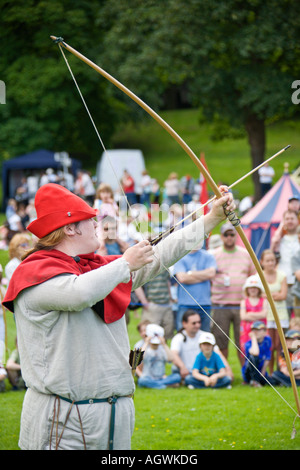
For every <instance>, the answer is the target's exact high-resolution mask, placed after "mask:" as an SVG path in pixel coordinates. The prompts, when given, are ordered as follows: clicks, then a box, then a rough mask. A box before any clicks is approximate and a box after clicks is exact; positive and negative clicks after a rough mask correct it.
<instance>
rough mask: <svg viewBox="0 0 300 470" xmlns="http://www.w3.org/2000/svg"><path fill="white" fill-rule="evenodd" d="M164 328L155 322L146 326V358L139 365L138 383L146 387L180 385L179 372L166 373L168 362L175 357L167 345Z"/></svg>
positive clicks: (144, 347) (144, 346) (162, 387)
mask: <svg viewBox="0 0 300 470" xmlns="http://www.w3.org/2000/svg"><path fill="white" fill-rule="evenodd" d="M164 334H165V332H164V328H162V327H161V326H160V325H156V324H155V323H150V324H149V325H147V327H146V338H145V342H144V345H143V347H142V348H143V349H144V351H145V352H144V358H143V362H142V364H141V365H139V366H138V367H137V376H138V385H139V386H140V387H146V388H156V389H165V388H167V387H174V386H179V384H180V376H179V374H170V375H166V364H167V363H168V362H171V361H172V359H173V353H172V352H171V351H170V349H169V347H168V346H167V343H166V340H165V337H164Z"/></svg>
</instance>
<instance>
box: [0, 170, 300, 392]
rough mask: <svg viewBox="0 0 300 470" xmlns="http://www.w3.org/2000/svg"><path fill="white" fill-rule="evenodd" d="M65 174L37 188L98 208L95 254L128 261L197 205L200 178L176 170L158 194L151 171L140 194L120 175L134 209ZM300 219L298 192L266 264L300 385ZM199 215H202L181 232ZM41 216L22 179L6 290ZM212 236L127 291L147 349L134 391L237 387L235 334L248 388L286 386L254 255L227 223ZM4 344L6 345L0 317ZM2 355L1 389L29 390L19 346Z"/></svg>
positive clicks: (264, 179) (11, 211) (11, 218)
mask: <svg viewBox="0 0 300 470" xmlns="http://www.w3.org/2000/svg"><path fill="white" fill-rule="evenodd" d="M69 176H70V178H68V180H66V179H65V178H63V177H62V175H56V174H55V172H54V171H53V170H52V169H48V170H47V171H45V172H44V173H43V174H42V175H41V178H40V180H39V184H38V186H39V187H41V186H42V185H44V184H47V183H49V182H54V183H57V184H59V185H62V186H64V187H67V188H68V189H70V190H71V191H72V192H74V194H76V195H78V196H79V197H80V198H82V199H83V200H84V201H86V202H87V203H88V204H89V205H90V206H91V207H92V208H94V209H96V210H97V211H98V214H97V223H98V224H97V230H98V238H99V240H100V241H101V244H100V247H99V248H98V249H97V253H98V254H100V255H102V256H106V255H122V254H124V253H125V251H126V250H127V249H128V248H129V247H131V246H134V245H135V244H137V243H138V242H140V241H141V240H143V239H144V238H147V239H151V238H154V237H155V236H157V234H159V233H160V232H162V231H163V230H164V229H166V228H168V226H170V225H173V224H175V223H180V221H181V220H182V219H183V218H184V217H185V216H186V215H187V214H190V213H192V212H193V211H195V210H196V209H200V203H199V200H200V194H201V183H200V182H201V178H200V177H199V179H196V178H195V179H194V178H192V177H191V176H190V175H184V176H183V177H182V178H181V179H180V178H179V177H178V174H177V173H174V172H172V173H171V174H170V175H169V176H168V178H167V179H166V181H165V183H164V185H163V187H162V188H160V187H159V185H158V183H157V180H155V179H153V178H151V177H150V175H149V174H148V172H147V171H146V170H145V171H144V172H143V174H142V175H141V177H142V179H141V181H142V184H141V187H142V192H141V193H140V194H137V193H136V192H135V182H134V179H133V178H132V176H131V175H130V172H129V171H127V170H124V173H123V175H122V178H121V182H120V183H121V185H122V188H123V191H124V193H125V194H126V197H127V199H128V202H129V204H130V205H131V206H133V207H132V208H131V210H130V211H129V210H128V207H126V208H124V207H122V206H121V205H120V204H119V196H118V195H117V194H116V193H114V191H113V190H112V188H111V187H110V186H109V185H108V184H107V183H106V182H101V183H100V184H99V185H98V186H97V187H96V186H95V184H94V183H93V180H92V178H91V176H90V175H89V173H88V172H86V171H80V172H78V175H77V177H76V178H75V179H74V180H72V178H71V175H69ZM273 177H274V171H273V169H272V168H270V167H266V168H264V171H261V172H260V181H261V185H262V194H265V192H266V191H268V190H269V189H270V187H271V184H272V178H273ZM246 199H247V200H246ZM160 203H161V207H163V208H164V209H163V210H162V212H161V213H162V214H163V213H166V214H167V216H166V217H164V216H162V217H161V216H158V217H157V212H159V213H160V206H159V204H160ZM242 203H243V204H242ZM252 203H253V198H252V197H251V196H249V197H248V198H245V200H244V201H241V206H240V214H241V215H242V214H244V213H245V212H246V211H247V210H249V209H250V208H251V206H252ZM153 207H154V208H155V210H154V211H153ZM299 214H300V201H299V199H298V197H297V196H293V197H292V198H291V199H290V200H289V201H288V202H287V208H286V212H285V213H284V216H283V220H282V222H281V224H280V226H279V227H278V229H277V231H276V232H275V234H274V236H273V238H272V241H271V246H270V248H269V249H268V250H265V251H264V252H263V253H262V255H261V259H260V262H261V265H262V268H263V270H264V274H265V277H266V280H267V282H268V284H269V287H270V290H271V293H272V296H273V299H274V301H275V304H276V307H277V311H278V314H279V318H280V322H281V325H282V328H283V331H284V334H285V337H286V340H287V344H288V349H289V352H290V356H291V360H292V365H293V370H294V375H295V379H296V383H297V385H300V359H299V356H300V354H299V347H300V225H299ZM198 215H201V210H200V211H199V213H198V214H197V215H195V214H194V215H193V216H192V217H190V218H189V219H188V220H185V221H184V223H182V226H184V225H188V224H189V223H191V221H192V220H194V219H195V218H197V216H198ZM35 218H36V212H35V207H34V194H32V192H30V191H29V188H28V184H27V181H26V179H22V182H21V184H20V186H19V187H18V188H17V190H16V195H15V198H12V199H10V200H9V201H8V203H7V207H6V222H5V224H4V225H3V226H2V227H1V241H0V249H2V250H8V252H9V259H10V260H9V262H8V263H7V265H6V266H3V267H2V271H3V274H4V276H2V284H1V289H2V291H3V290H4V289H5V288H6V287H7V286H8V284H9V281H10V279H11V276H12V274H13V272H14V270H15V269H16V267H17V266H18V265H19V264H20V262H21V259H22V256H23V255H24V253H25V252H26V250H28V248H30V246H32V243H33V241H34V236H32V234H31V233H29V232H28V231H27V226H28V225H29V224H30V223H31V222H32V221H34V220H35ZM143 224H144V226H146V227H147V230H146V231H145V230H144V232H143V234H141V231H140V230H139V227H140V226H141V225H143ZM146 232H147V233H146ZM209 235H210V236H209V237H208V239H207V240H206V241H205V243H204V244H203V245H202V246H198V247H197V248H196V249H193V250H192V251H191V252H190V253H188V254H186V255H185V256H184V257H183V258H182V259H181V260H179V261H178V262H176V263H175V264H174V265H173V266H171V267H170V268H169V269H165V270H163V271H162V272H161V273H160V274H159V275H157V276H156V277H155V278H154V279H152V280H150V281H149V282H147V283H146V284H145V285H144V286H143V287H138V288H137V289H136V290H135V291H134V292H132V294H131V303H130V305H129V307H128V309H127V310H126V313H125V315H126V323H127V325H128V323H129V321H130V315H131V314H132V313H131V312H132V311H135V315H137V316H140V322H139V325H138V331H139V333H140V335H141V340H140V341H139V342H138V343H137V344H136V345H135V348H142V349H143V350H144V359H143V362H142V363H141V365H139V366H138V367H137V370H136V376H137V379H136V380H137V386H138V387H147V388H158V389H162V388H166V387H179V386H187V387H188V388H189V389H198V388H204V389H205V388H220V387H226V388H231V387H232V385H233V383H234V375H233V372H232V368H231V366H230V358H229V346H228V344H229V340H230V334H231V331H232V332H233V339H234V343H235V345H236V351H237V355H238V359H239V363H240V367H241V377H242V380H243V383H244V384H249V385H251V386H254V387H261V386H264V385H267V384H268V383H271V384H273V385H279V384H282V385H285V386H290V385H291V382H290V379H289V374H288V371H287V368H286V363H285V359H284V357H283V355H282V348H281V344H280V340H279V335H278V331H277V327H276V323H275V321H274V318H273V314H272V312H271V310H270V307H269V305H268V301H267V299H266V296H265V293H264V289H263V287H262V285H261V282H260V280H259V277H258V275H257V273H256V270H255V267H254V265H253V263H252V260H251V258H250V256H249V254H248V252H247V251H246V250H245V249H244V248H242V247H241V246H239V245H238V244H237V233H236V230H235V229H234V227H233V226H232V224H230V223H224V224H223V225H222V226H221V228H219V233H214V234H209ZM2 271H1V274H2ZM3 295H4V294H3V293H2V298H3ZM137 309H140V310H137ZM136 312H139V313H136ZM0 341H1V342H2V344H3V343H4V326H3V316H2V315H0ZM2 349H3V348H2ZM3 352H4V351H0V391H4V390H5V385H4V384H5V381H6V380H7V379H8V380H9V382H10V383H11V386H12V389H13V390H16V389H20V388H26V384H25V383H24V382H23V380H22V374H21V365H20V361H19V355H18V345H17V343H16V349H15V350H14V351H13V352H12V354H11V356H10V357H9V358H8V359H7V363H6V365H5V366H4V365H3V364H2V363H1V361H2V359H3ZM168 364H169V365H170V367H169V368H167V365H168Z"/></svg>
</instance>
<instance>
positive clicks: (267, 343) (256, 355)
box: [242, 321, 272, 387]
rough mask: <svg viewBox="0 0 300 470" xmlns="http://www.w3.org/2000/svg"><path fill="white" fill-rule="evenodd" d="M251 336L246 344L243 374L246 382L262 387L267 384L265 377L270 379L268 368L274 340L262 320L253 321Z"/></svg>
mask: <svg viewBox="0 0 300 470" xmlns="http://www.w3.org/2000/svg"><path fill="white" fill-rule="evenodd" d="M249 336H250V339H249V341H247V343H246V344H245V355H246V358H247V359H246V361H245V364H244V365H243V367H242V375H243V379H244V382H245V383H246V384H250V385H251V386H252V387H261V386H262V385H265V384H266V381H265V378H267V379H269V376H268V372H267V368H268V366H269V362H270V359H271V347H272V340H271V338H270V336H268V335H267V327H266V325H265V323H264V322H262V321H256V322H254V323H252V325H251V332H250V335H249ZM259 372H260V373H259Z"/></svg>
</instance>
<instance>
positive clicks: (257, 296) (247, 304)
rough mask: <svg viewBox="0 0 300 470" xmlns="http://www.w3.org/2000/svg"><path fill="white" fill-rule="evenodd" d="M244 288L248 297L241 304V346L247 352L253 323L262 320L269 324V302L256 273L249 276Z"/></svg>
mask: <svg viewBox="0 0 300 470" xmlns="http://www.w3.org/2000/svg"><path fill="white" fill-rule="evenodd" d="M243 290H244V292H245V294H246V298H245V299H243V300H242V301H241V305H240V316H241V332H240V347H241V350H242V351H243V352H245V344H246V343H247V341H249V339H250V336H249V333H250V331H251V325H252V323H253V322H255V321H257V320H261V321H263V322H264V323H265V324H267V303H266V299H265V298H264V297H263V286H262V284H261V282H260V280H259V278H258V277H257V276H256V275H254V276H250V277H248V279H247V280H246V282H245V284H244V287H243Z"/></svg>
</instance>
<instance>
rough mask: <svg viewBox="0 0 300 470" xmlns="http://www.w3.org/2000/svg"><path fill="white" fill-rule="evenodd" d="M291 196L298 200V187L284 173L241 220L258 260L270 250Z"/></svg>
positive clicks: (299, 188) (287, 174) (287, 173)
mask: <svg viewBox="0 0 300 470" xmlns="http://www.w3.org/2000/svg"><path fill="white" fill-rule="evenodd" d="M292 196H298V197H299V198H300V187H299V186H298V185H297V184H296V183H295V182H294V181H293V180H292V179H291V177H290V175H289V172H288V171H285V172H284V174H283V176H282V177H281V178H280V179H279V180H278V181H277V183H276V184H275V185H274V186H273V187H272V188H271V189H270V190H269V191H268V192H267V194H266V195H265V196H264V197H263V198H262V199H261V200H260V201H259V202H258V203H257V204H256V205H255V206H254V207H253V208H252V209H250V210H249V211H248V212H247V213H246V214H245V215H244V216H243V217H242V218H241V226H242V228H243V229H244V232H245V234H246V236H247V238H248V240H249V241H250V243H251V246H252V248H253V250H254V251H255V254H256V256H257V257H258V258H259V257H260V255H261V253H262V251H263V250H265V249H267V248H270V244H271V238H272V236H273V233H274V232H275V230H276V228H277V227H278V226H279V224H280V222H281V221H282V216H283V213H284V212H285V211H286V209H287V206H288V201H289V198H290V197H292Z"/></svg>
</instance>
